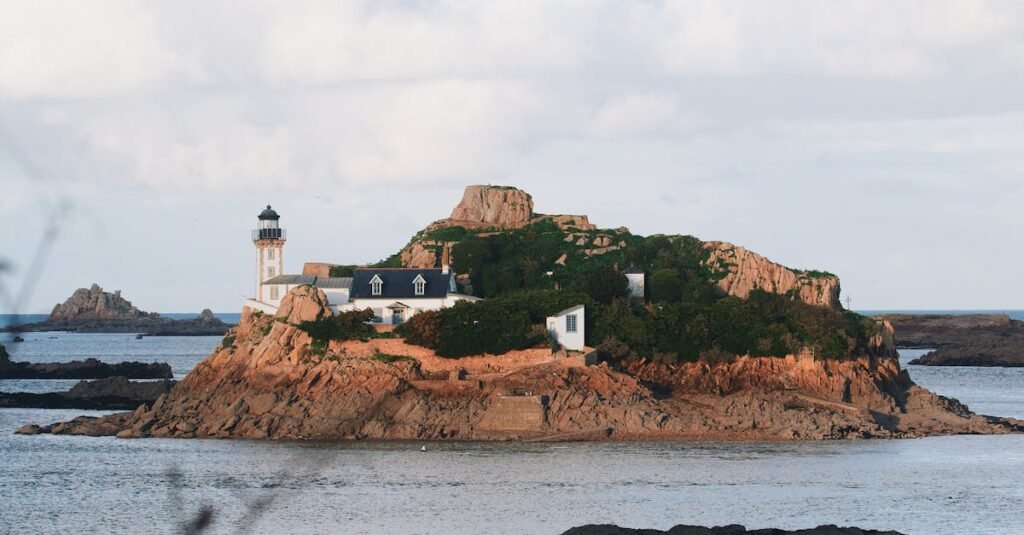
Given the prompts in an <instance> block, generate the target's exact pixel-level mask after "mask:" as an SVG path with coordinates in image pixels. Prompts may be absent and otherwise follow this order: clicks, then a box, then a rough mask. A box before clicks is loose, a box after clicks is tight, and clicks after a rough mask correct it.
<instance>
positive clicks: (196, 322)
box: [4, 284, 231, 336]
mask: <svg viewBox="0 0 1024 535" xmlns="http://www.w3.org/2000/svg"><path fill="white" fill-rule="evenodd" d="M230 328H231V325H228V324H226V323H224V322H223V321H221V320H220V319H218V318H217V317H215V316H214V315H213V313H212V312H210V311H209V310H203V311H202V312H201V313H200V314H199V316H198V317H196V318H194V319H185V320H174V319H170V318H165V317H163V316H161V315H160V314H157V313H156V312H144V311H141V310H139V309H138V308H136V307H135V306H134V305H132V303H131V301H128V300H127V299H125V298H123V297H121V292H120V291H115V292H105V291H103V288H101V287H100V286H99V285H97V284H93V285H92V286H91V287H89V288H79V289H77V290H75V292H74V293H73V294H72V295H71V297H69V298H68V299H67V300H66V301H64V302H63V303H60V304H57V305H55V306H54V307H53V311H52V312H50V316H49V317H48V318H46V320H44V321H41V322H38V323H26V324H23V325H16V326H12V327H7V328H5V329H4V330H5V331H7V332H38V331H68V332H77V333H139V334H146V335H152V336H223V335H224V333H226V332H227V331H228V329H230Z"/></svg>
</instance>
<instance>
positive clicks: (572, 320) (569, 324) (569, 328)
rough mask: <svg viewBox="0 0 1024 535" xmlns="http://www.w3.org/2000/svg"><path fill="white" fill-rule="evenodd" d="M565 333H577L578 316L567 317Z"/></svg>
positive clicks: (570, 315)
mask: <svg viewBox="0 0 1024 535" xmlns="http://www.w3.org/2000/svg"><path fill="white" fill-rule="evenodd" d="M565 332H567V333H574V332H576V314H569V315H568V316H566V317H565Z"/></svg>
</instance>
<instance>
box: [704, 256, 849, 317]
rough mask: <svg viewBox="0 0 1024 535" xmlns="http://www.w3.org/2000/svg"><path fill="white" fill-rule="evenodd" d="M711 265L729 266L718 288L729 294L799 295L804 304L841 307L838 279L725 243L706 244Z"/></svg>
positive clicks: (740, 295) (745, 295) (741, 295)
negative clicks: (755, 290)
mask: <svg viewBox="0 0 1024 535" xmlns="http://www.w3.org/2000/svg"><path fill="white" fill-rule="evenodd" d="M704 246H705V248H706V249H708V250H709V251H710V253H711V258H710V259H709V261H710V262H718V263H719V264H720V265H722V264H725V265H728V266H729V269H728V274H727V275H726V276H725V278H723V279H721V280H719V281H718V282H717V285H718V287H719V288H721V289H722V291H723V292H725V293H726V294H728V295H735V296H737V297H741V298H745V297H747V295H749V294H750V292H751V290H754V289H761V290H765V291H768V292H773V293H778V294H786V293H789V292H796V294H797V295H798V296H799V297H800V300H802V301H803V302H805V303H808V304H812V305H819V306H825V307H829V308H835V309H838V308H841V304H840V302H839V277H836V276H835V275H829V274H811V273H804V272H800V271H796V270H793V269H790V268H787V267H786V266H783V265H781V264H776V263H775V262H772V261H770V260H768V259H767V258H765V257H763V256H761V255H759V254H757V253H754V252H751V251H748V250H746V249H744V248H743V247H737V246H735V245H733V244H731V243H726V242H706V243H705V244H704Z"/></svg>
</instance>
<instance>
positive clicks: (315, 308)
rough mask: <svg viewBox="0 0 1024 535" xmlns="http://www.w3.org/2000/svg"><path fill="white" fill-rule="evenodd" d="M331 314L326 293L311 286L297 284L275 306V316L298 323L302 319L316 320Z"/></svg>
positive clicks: (293, 323) (294, 323)
mask: <svg viewBox="0 0 1024 535" xmlns="http://www.w3.org/2000/svg"><path fill="white" fill-rule="evenodd" d="M330 315H331V309H330V308H328V306H327V295H326V294H324V292H323V290H321V289H319V288H316V287H313V286H299V287H298V288H294V289H292V291H290V292H288V295H285V296H284V299H282V300H281V306H279V307H278V308H277V318H278V319H280V320H282V321H284V322H287V323H290V324H292V325H298V324H300V323H302V322H304V321H316V320H318V319H321V318H326V317H328V316H330Z"/></svg>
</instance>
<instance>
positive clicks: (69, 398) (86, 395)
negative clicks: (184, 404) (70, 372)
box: [0, 377, 176, 411]
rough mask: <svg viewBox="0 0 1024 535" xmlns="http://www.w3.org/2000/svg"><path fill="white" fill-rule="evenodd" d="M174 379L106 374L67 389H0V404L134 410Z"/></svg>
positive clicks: (153, 398) (160, 392)
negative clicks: (4, 390) (0, 390)
mask: <svg viewBox="0 0 1024 535" xmlns="http://www.w3.org/2000/svg"><path fill="white" fill-rule="evenodd" d="M175 384H176V381H173V380H169V379H162V380H157V381H130V380H128V379H127V378H126V377H108V378H106V379H97V380H95V381H81V382H79V383H78V384H76V385H75V386H74V387H72V388H71V390H68V391H67V392H47V393H44V394H34V393H28V392H0V408H30V409H82V410H115V411H116V410H121V411H123V410H133V409H135V408H136V407H138V406H139V405H142V404H145V403H153V402H154V401H156V400H157V398H159V397H160V396H162V395H164V394H167V393H168V392H170V390H171V387H173V386H174V385H175Z"/></svg>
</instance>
